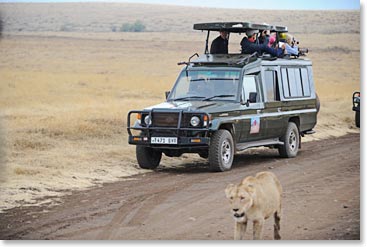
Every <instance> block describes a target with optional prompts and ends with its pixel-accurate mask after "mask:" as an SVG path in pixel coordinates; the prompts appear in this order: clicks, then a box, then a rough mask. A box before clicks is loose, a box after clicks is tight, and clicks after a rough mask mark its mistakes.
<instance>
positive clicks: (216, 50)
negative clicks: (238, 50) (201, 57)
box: [210, 30, 229, 54]
mask: <svg viewBox="0 0 367 247" xmlns="http://www.w3.org/2000/svg"><path fill="white" fill-rule="evenodd" d="M219 34H220V35H219V36H218V37H217V38H215V39H214V40H213V42H212V45H211V46H210V53H211V54H228V36H229V34H228V32H226V31H224V30H220V31H219Z"/></svg>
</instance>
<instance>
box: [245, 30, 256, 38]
mask: <svg viewBox="0 0 367 247" xmlns="http://www.w3.org/2000/svg"><path fill="white" fill-rule="evenodd" d="M255 33H259V30H256V29H249V30H247V31H246V35H247V37H251V36H252V35H254V34H255Z"/></svg>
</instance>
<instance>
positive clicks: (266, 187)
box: [225, 172, 282, 240]
mask: <svg viewBox="0 0 367 247" xmlns="http://www.w3.org/2000/svg"><path fill="white" fill-rule="evenodd" d="M225 192H226V196H227V198H228V199H229V201H230V205H231V212H232V213H233V216H234V219H235V231H234V239H235V240H239V239H243V238H244V236H245V232H246V227H247V221H252V222H253V238H254V239H261V237H262V228H263V224H264V221H265V220H266V219H268V218H269V217H270V216H271V215H274V239H280V235H279V230H280V213H281V195H282V186H281V185H280V183H279V180H278V179H277V178H276V176H275V175H274V174H273V173H271V172H260V173H258V174H256V177H251V176H250V177H246V178H245V179H244V180H243V181H242V183H240V184H239V185H234V184H229V185H228V186H227V188H226V190H225Z"/></svg>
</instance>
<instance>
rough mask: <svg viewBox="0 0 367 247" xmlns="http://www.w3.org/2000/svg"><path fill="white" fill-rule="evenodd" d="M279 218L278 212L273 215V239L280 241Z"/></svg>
mask: <svg viewBox="0 0 367 247" xmlns="http://www.w3.org/2000/svg"><path fill="white" fill-rule="evenodd" d="M279 231H280V216H279V215H278V212H275V213H274V239H275V240H280V239H281V237H280V234H279Z"/></svg>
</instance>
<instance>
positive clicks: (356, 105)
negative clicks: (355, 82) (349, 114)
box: [353, 92, 361, 128]
mask: <svg viewBox="0 0 367 247" xmlns="http://www.w3.org/2000/svg"><path fill="white" fill-rule="evenodd" d="M360 97H361V94H360V92H354V93H353V111H355V112H356V113H355V122H356V126H357V127H358V128H360V123H359V122H360V104H361V99H360Z"/></svg>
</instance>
